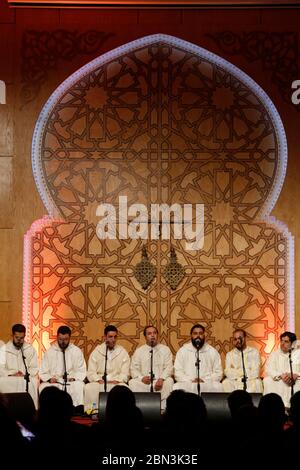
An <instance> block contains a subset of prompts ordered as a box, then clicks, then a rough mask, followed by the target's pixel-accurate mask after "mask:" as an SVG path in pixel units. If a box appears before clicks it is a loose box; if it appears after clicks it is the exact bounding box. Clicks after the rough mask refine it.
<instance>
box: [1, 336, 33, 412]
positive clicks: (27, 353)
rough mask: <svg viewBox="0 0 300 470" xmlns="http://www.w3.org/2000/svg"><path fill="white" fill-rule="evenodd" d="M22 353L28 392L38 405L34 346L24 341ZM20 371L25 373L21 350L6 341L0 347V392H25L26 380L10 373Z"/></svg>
mask: <svg viewBox="0 0 300 470" xmlns="http://www.w3.org/2000/svg"><path fill="white" fill-rule="evenodd" d="M22 349H23V354H24V357H25V362H26V365H27V370H28V373H29V376H30V381H29V384H28V392H29V393H30V395H31V397H32V399H33V402H34V405H35V407H36V408H37V407H38V371H39V363H38V358H37V353H36V350H35V349H34V347H33V346H32V345H31V344H29V343H26V342H24V344H23V348H22ZM18 371H21V372H23V374H25V372H26V370H25V365H24V361H23V358H22V350H21V349H17V348H16V347H15V346H14V344H13V342H12V341H8V343H6V344H5V345H2V347H1V348H0V392H1V393H19V392H26V380H25V378H24V377H15V376H12V374H15V373H16V372H18Z"/></svg>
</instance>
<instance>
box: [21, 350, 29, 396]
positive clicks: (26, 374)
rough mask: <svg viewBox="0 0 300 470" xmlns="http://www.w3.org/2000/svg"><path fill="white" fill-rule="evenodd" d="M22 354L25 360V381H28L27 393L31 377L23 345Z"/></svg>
mask: <svg viewBox="0 0 300 470" xmlns="http://www.w3.org/2000/svg"><path fill="white" fill-rule="evenodd" d="M21 354H22V359H23V363H24V367H25V375H24V379H25V380H26V392H28V383H29V382H30V376H29V372H28V368H27V364H26V357H25V354H24V350H23V345H22V346H21Z"/></svg>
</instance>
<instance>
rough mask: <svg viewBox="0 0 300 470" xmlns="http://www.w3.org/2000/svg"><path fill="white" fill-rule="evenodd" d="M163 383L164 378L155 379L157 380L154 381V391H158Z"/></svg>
mask: <svg viewBox="0 0 300 470" xmlns="http://www.w3.org/2000/svg"><path fill="white" fill-rule="evenodd" d="M163 384H164V379H157V381H156V383H155V385H154V390H155V391H156V392H159V390H161V389H162V387H163Z"/></svg>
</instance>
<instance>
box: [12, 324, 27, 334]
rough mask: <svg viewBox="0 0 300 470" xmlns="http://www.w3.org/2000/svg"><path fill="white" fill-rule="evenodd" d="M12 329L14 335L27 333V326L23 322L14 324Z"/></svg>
mask: <svg viewBox="0 0 300 470" xmlns="http://www.w3.org/2000/svg"><path fill="white" fill-rule="evenodd" d="M11 331H12V334H13V335H14V334H15V333H25V334H26V328H25V326H24V325H22V324H21V323H16V324H15V325H13V327H12V329H11Z"/></svg>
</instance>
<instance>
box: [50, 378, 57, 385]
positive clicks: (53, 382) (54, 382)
mask: <svg viewBox="0 0 300 470" xmlns="http://www.w3.org/2000/svg"><path fill="white" fill-rule="evenodd" d="M49 382H50V383H51V384H57V378H56V377H51V379H50V380H49Z"/></svg>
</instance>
